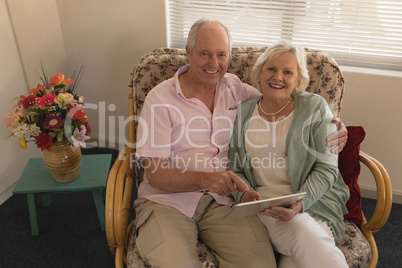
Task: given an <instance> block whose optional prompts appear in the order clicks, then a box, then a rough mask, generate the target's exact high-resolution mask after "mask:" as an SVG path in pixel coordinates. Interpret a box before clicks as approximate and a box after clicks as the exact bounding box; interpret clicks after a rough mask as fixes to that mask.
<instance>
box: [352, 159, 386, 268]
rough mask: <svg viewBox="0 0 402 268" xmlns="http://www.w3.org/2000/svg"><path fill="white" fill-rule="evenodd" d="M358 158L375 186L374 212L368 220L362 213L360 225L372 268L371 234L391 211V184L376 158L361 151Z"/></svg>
mask: <svg viewBox="0 0 402 268" xmlns="http://www.w3.org/2000/svg"><path fill="white" fill-rule="evenodd" d="M359 160H360V162H362V163H363V164H365V165H366V166H367V167H368V168H369V169H370V171H371V173H372V175H373V177H374V180H375V182H376V186H377V203H376V207H375V209H374V213H373V215H372V216H371V218H370V219H369V220H368V221H367V219H366V218H365V217H364V215H363V222H362V224H361V226H360V228H361V230H362V232H363V233H364V235H365V236H366V238H367V240H368V242H369V244H370V248H371V255H372V260H371V263H370V265H369V267H370V268H371V267H373V268H374V267H376V266H377V262H378V250H377V245H376V243H375V241H374V237H373V234H374V233H375V232H377V231H378V230H379V229H380V228H381V227H383V226H384V224H385V223H386V221H387V219H388V217H389V214H390V212H391V206H392V185H391V180H390V178H389V175H388V173H387V171H386V169H385V168H384V166H383V165H382V164H381V163H380V162H379V161H378V160H376V159H375V158H373V157H371V156H370V155H368V154H366V153H364V152H362V151H360V153H359Z"/></svg>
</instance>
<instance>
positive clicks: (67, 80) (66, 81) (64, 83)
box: [63, 78, 74, 85]
mask: <svg viewBox="0 0 402 268" xmlns="http://www.w3.org/2000/svg"><path fill="white" fill-rule="evenodd" d="M72 83H74V80H73V79H71V78H67V79H64V81H63V85H68V84H72Z"/></svg>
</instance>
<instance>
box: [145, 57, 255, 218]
mask: <svg viewBox="0 0 402 268" xmlns="http://www.w3.org/2000/svg"><path fill="white" fill-rule="evenodd" d="M188 69H189V65H187V66H184V67H182V68H180V69H179V70H178V71H177V72H176V74H175V76H174V77H173V78H171V79H169V80H166V81H164V82H162V83H161V84H159V85H158V86H156V87H155V88H154V89H152V90H151V91H150V92H149V94H148V95H147V97H146V98H145V102H144V106H143V109H142V112H141V116H140V119H139V121H138V128H137V156H139V157H153V158H162V157H164V158H169V167H173V168H177V169H179V170H182V171H183V172H185V171H203V172H221V171H225V170H226V167H227V164H228V150H229V141H230V137H231V135H232V130H233V124H234V120H235V119H236V114H237V106H238V105H239V104H240V103H242V102H244V101H247V100H250V99H253V98H255V97H257V96H259V95H260V93H259V92H258V90H257V89H255V88H253V87H251V86H250V85H248V84H244V83H242V82H241V81H240V79H239V78H238V77H237V76H235V75H233V74H229V73H227V74H225V75H224V77H223V78H222V79H221V80H220V82H219V83H218V85H217V88H216V92H215V103H214V111H213V113H211V111H210V110H209V109H208V108H207V107H206V106H205V104H204V103H203V102H201V101H200V100H199V99H197V98H186V97H185V96H184V95H183V93H182V90H181V88H180V83H179V75H180V74H182V73H184V72H186V71H188ZM155 164H158V163H155ZM144 177H145V178H144V182H142V183H141V184H140V187H139V189H138V197H139V198H146V199H149V200H151V201H153V202H156V203H161V204H165V205H169V206H172V207H174V208H176V209H178V210H179V211H181V212H182V213H183V214H185V215H187V216H189V217H192V216H193V214H194V211H195V209H196V207H197V204H198V201H199V199H200V198H201V196H202V195H203V194H204V193H205V192H207V191H206V190H201V191H196V192H168V191H164V190H162V189H158V188H155V187H152V186H151V185H150V184H149V183H148V180H147V178H146V176H144ZM211 195H212V196H213V197H214V198H215V200H216V202H218V203H219V204H223V205H230V204H233V199H232V198H231V197H230V196H219V195H217V194H211Z"/></svg>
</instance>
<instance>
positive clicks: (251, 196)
mask: <svg viewBox="0 0 402 268" xmlns="http://www.w3.org/2000/svg"><path fill="white" fill-rule="evenodd" d="M261 199H262V197H261V195H260V194H259V193H258V192H256V191H253V190H249V191H245V192H244V194H243V196H242V197H241V200H240V203H245V202H251V201H257V200H261Z"/></svg>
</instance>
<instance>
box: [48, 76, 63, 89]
mask: <svg viewBox="0 0 402 268" xmlns="http://www.w3.org/2000/svg"><path fill="white" fill-rule="evenodd" d="M63 81H64V75H63V74H62V73H58V74H55V75H54V76H53V77H52V78H51V79H50V81H49V86H51V87H54V86H58V85H61V84H62V83H63Z"/></svg>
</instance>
